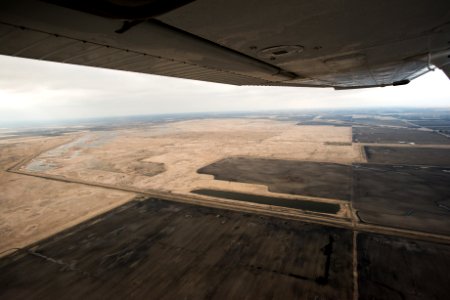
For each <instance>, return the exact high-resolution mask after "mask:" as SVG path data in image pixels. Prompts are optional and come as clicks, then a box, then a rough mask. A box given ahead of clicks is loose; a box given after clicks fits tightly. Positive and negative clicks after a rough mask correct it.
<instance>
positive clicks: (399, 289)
mask: <svg viewBox="0 0 450 300" xmlns="http://www.w3.org/2000/svg"><path fill="white" fill-rule="evenodd" d="M357 245H358V246H357V250H358V287H359V289H358V290H359V298H360V299H380V300H381V299H382V300H390V299H448V295H449V294H450V285H449V284H448V283H449V282H450V273H449V272H448V270H449V269H450V245H442V244H435V243H429V242H422V241H416V240H410V239H403V238H394V237H388V236H384V235H375V234H366V233H360V234H358V239H357Z"/></svg>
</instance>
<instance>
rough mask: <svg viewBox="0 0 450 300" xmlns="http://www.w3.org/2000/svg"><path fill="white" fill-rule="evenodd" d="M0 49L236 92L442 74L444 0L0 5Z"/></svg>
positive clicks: (445, 58) (446, 35) (448, 32)
mask: <svg viewBox="0 0 450 300" xmlns="http://www.w3.org/2000/svg"><path fill="white" fill-rule="evenodd" d="M0 54H3V55H11V56H18V57H25V58H32V59H41V60H48V61H54V62H62V63H70V64H77V65H85V66H92V67H101V68H108V69H116V70H125V71H132V72H141V73H148V74H158V75H164V76H172V77H179V78H188V79H196V80H204V81H211V82H218V83H226V84H234V85H270V86H302V87H334V88H336V89H348V88H365V87H377V86H387V85H402V84H407V83H408V82H409V81H410V80H412V79H414V78H416V77H418V76H420V75H422V74H424V73H426V72H428V71H430V70H432V69H433V68H435V67H439V68H441V69H442V70H444V72H445V73H446V74H447V76H450V72H449V70H450V59H449V55H450V2H449V1H448V0H433V1H429V0H396V1H392V0H389V1H388V0H379V1H361V0H340V1H334V0H316V1H306V0H283V1H273V0H257V1H256V0H247V1H239V0H90V1H88V0H78V1H77V0H47V1H38V0H3V1H1V2H0Z"/></svg>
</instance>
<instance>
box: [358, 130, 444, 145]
mask: <svg viewBox="0 0 450 300" xmlns="http://www.w3.org/2000/svg"><path fill="white" fill-rule="evenodd" d="M353 142H355V143H378V144H409V143H414V144H422V145H426V144H436V145H437V144H439V145H449V144H450V138H448V137H446V136H443V135H440V134H439V133H436V132H434V131H423V130H417V129H406V128H389V127H358V126H355V127H353Z"/></svg>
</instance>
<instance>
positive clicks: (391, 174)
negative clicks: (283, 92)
mask: <svg viewBox="0 0 450 300" xmlns="http://www.w3.org/2000/svg"><path fill="white" fill-rule="evenodd" d="M353 174H354V182H353V184H354V197H353V207H354V208H355V209H356V210H357V214H358V216H359V218H360V219H361V221H363V222H365V223H370V224H377V225H383V226H389V227H397V228H405V229H413V230H419V231H424V232H431V233H439V234H450V189H449V188H448V186H449V182H450V170H449V169H446V168H438V167H413V166H391V165H373V164H372V165H371V164H360V165H354V170H353Z"/></svg>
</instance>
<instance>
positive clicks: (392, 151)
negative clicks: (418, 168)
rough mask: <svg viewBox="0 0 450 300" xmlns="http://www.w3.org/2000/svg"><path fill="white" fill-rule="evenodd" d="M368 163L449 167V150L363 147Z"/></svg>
mask: <svg viewBox="0 0 450 300" xmlns="http://www.w3.org/2000/svg"><path fill="white" fill-rule="evenodd" d="M364 150H365V153H366V157H367V160H368V161H369V163H377V164H399V165H427V166H450V149H444V148H413V147H383V146H364Z"/></svg>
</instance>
